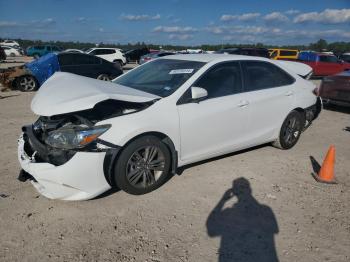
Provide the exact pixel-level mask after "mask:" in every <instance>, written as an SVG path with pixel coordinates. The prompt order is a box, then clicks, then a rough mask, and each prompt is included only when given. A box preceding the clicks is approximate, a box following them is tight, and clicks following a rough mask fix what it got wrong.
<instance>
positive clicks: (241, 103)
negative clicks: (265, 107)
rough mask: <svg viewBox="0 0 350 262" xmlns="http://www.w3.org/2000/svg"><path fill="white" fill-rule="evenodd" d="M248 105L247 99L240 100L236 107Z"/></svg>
mask: <svg viewBox="0 0 350 262" xmlns="http://www.w3.org/2000/svg"><path fill="white" fill-rule="evenodd" d="M247 105H249V102H248V101H247V100H242V101H240V102H239V103H238V105H237V106H238V107H244V106H247Z"/></svg>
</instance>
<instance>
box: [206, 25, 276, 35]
mask: <svg viewBox="0 0 350 262" xmlns="http://www.w3.org/2000/svg"><path fill="white" fill-rule="evenodd" d="M206 30H207V31H208V32H210V33H213V34H217V35H220V34H236V35H237V34H264V33H269V32H273V33H278V32H280V29H279V28H271V27H263V26H242V25H237V26H225V25H223V26H209V27H207V28H206Z"/></svg>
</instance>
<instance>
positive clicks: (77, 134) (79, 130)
mask: <svg viewBox="0 0 350 262" xmlns="http://www.w3.org/2000/svg"><path fill="white" fill-rule="evenodd" d="M110 127H111V125H101V126H93V127H82V126H67V127H61V128H59V129H57V130H55V131H51V132H49V134H48V136H47V138H46V139H45V143H46V144H47V145H49V146H52V147H55V148H60V149H66V150H69V149H79V148H83V147H85V146H86V145H88V144H90V143H91V142H93V141H95V140H96V139H97V138H98V137H99V136H100V135H102V134H103V133H104V132H106V131H107V130H108V129H109V128H110Z"/></svg>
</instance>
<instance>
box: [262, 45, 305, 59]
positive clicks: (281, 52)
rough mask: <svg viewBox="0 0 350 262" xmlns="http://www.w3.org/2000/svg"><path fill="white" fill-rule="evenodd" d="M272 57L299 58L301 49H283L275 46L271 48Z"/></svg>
mask: <svg viewBox="0 0 350 262" xmlns="http://www.w3.org/2000/svg"><path fill="white" fill-rule="evenodd" d="M269 53H270V58H271V59H274V60H283V59H285V60H289V59H297V58H298V54H299V50H296V49H281V48H273V49H269Z"/></svg>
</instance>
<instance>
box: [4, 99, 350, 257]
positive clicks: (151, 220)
mask: <svg viewBox="0 0 350 262" xmlns="http://www.w3.org/2000/svg"><path fill="white" fill-rule="evenodd" d="M1 95H2V96H3V98H1V99H0V126H1V128H0V144H1V146H2V152H1V158H0V176H1V183H0V194H1V195H0V243H1V244H0V261H218V260H219V259H220V260H219V261H275V260H274V256H275V255H274V253H276V256H277V257H278V259H279V260H280V261H317V262H319V261H337V262H338V261H350V249H349V243H350V242H349V241H350V201H349V200H350V190H349V186H350V132H347V131H345V130H344V128H346V127H348V126H350V115H349V113H350V110H346V109H341V108H334V107H333V108H331V109H332V110H324V111H323V112H322V114H321V116H320V118H319V119H318V120H317V121H315V123H314V125H313V126H311V127H310V128H309V129H308V130H307V131H306V132H305V133H304V134H303V135H302V137H301V139H300V141H299V143H298V144H297V145H296V146H295V147H294V148H293V149H291V150H288V151H281V150H277V149H275V148H273V147H271V146H269V145H267V146H262V147H258V148H255V149H253V150H246V151H244V152H239V153H236V154H231V155H229V156H225V157H222V158H218V159H214V160H211V161H206V162H203V163H199V164H197V165H193V166H191V167H187V168H186V169H184V170H183V172H182V173H181V175H179V176H174V177H173V178H172V179H171V180H170V181H169V182H168V183H166V184H165V185H164V186H163V187H162V188H160V189H159V190H157V191H155V192H153V193H150V194H147V195H144V196H132V195H128V194H126V193H124V192H121V191H120V192H110V193H108V194H105V195H104V196H102V197H100V198H98V199H95V200H90V201H82V202H63V201H53V200H48V199H46V198H44V197H42V196H40V195H39V194H38V193H37V192H36V191H35V189H34V188H33V187H32V186H31V184H30V183H29V182H26V183H21V182H19V181H17V180H16V178H17V175H18V173H19V165H18V163H17V155H16V150H17V143H16V140H17V137H18V135H19V133H20V128H21V126H22V125H24V124H27V123H31V122H33V121H34V120H35V119H36V117H35V116H34V115H33V114H32V113H31V111H30V109H29V106H30V101H31V98H32V97H33V94H28V93H19V92H7V93H2V94H1ZM331 144H334V145H335V147H336V150H337V156H336V159H337V162H336V176H337V179H338V181H339V184H337V185H325V184H318V183H316V182H315V181H314V179H313V178H312V177H311V175H310V173H311V172H312V166H311V162H310V158H309V157H310V156H313V157H315V159H316V160H318V161H319V162H321V161H322V159H323V157H324V155H325V153H326V151H327V149H328V147H329V145H331ZM233 181H235V189H234V193H235V194H236V195H237V196H238V198H239V202H237V201H238V198H237V197H236V196H232V193H231V192H232V191H228V190H230V189H231V188H232V182H233ZM249 184H250V187H251V190H252V191H251V193H250V191H249V188H248V186H249ZM237 185H238V186H237ZM237 188H238V190H237ZM233 205H234V206H233ZM222 207H223V208H226V209H225V211H224V212H222V209H223V208H222Z"/></svg>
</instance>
